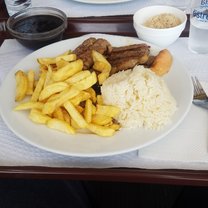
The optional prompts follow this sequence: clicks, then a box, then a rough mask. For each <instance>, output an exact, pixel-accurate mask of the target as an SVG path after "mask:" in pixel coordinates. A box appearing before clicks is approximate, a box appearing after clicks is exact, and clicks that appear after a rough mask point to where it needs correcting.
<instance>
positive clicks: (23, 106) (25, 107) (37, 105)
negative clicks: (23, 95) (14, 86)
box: [14, 101, 44, 111]
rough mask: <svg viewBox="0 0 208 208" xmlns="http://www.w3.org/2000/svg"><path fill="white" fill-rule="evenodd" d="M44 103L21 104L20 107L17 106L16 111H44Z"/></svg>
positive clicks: (29, 102)
mask: <svg viewBox="0 0 208 208" xmlns="http://www.w3.org/2000/svg"><path fill="white" fill-rule="evenodd" d="M43 105H44V104H43V103H41V102H33V101H28V102H25V103H20V104H19V105H17V106H16V107H15V108H14V110H15V111H20V110H28V109H33V108H35V109H39V110H42V109H43Z"/></svg>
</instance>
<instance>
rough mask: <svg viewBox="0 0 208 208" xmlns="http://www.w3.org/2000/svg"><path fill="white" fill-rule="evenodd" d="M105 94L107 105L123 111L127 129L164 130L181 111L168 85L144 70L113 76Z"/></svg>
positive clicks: (120, 121) (123, 122) (122, 120)
mask: <svg viewBox="0 0 208 208" xmlns="http://www.w3.org/2000/svg"><path fill="white" fill-rule="evenodd" d="M101 93H102V96H103V100H104V103H105V104H109V105H115V106H118V107H120V109H121V113H120V114H119V116H118V117H117V118H116V119H117V120H118V122H119V123H120V124H121V125H122V127H123V128H137V127H140V128H146V129H155V130H158V129H161V128H162V127H163V126H165V125H166V124H168V123H169V122H170V121H171V116H172V115H173V114H174V112H175V111H176V109H177V107H176V101H175V99H174V97H173V96H172V95H171V93H170V91H169V89H168V87H167V85H166V83H165V81H164V80H163V79H162V78H161V77H159V76H157V75H156V74H155V73H154V72H152V71H151V70H150V69H147V68H144V67H143V66H136V67H135V68H134V69H133V70H127V71H122V72H118V73H116V74H114V75H112V76H111V77H109V78H108V79H107V80H106V81H105V82H104V83H103V85H102V87H101Z"/></svg>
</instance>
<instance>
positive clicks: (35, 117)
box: [29, 109, 51, 124]
mask: <svg viewBox="0 0 208 208" xmlns="http://www.w3.org/2000/svg"><path fill="white" fill-rule="evenodd" d="M29 118H30V120H32V121H33V122H35V123H39V124H46V123H47V121H48V120H50V119H51V117H50V116H48V115H44V114H43V113H42V112H41V111H40V110H38V109H32V110H31V111H30V114H29Z"/></svg>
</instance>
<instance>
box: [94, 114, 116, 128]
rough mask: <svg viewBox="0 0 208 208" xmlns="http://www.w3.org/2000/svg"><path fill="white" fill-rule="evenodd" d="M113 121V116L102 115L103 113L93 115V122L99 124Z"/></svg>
mask: <svg viewBox="0 0 208 208" xmlns="http://www.w3.org/2000/svg"><path fill="white" fill-rule="evenodd" d="M110 122H112V117H110V116H106V115H101V114H95V115H93V116H92V123H94V124H97V125H101V126H102V125H106V124H109V123H110Z"/></svg>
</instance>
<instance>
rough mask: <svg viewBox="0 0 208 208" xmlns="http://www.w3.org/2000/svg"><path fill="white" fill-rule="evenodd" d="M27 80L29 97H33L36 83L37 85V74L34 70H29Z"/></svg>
mask: <svg viewBox="0 0 208 208" xmlns="http://www.w3.org/2000/svg"><path fill="white" fill-rule="evenodd" d="M27 79H28V86H27V92H26V94H27V95H32V94H33V90H34V83H35V72H34V70H32V69H31V70H29V71H28V73H27Z"/></svg>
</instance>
